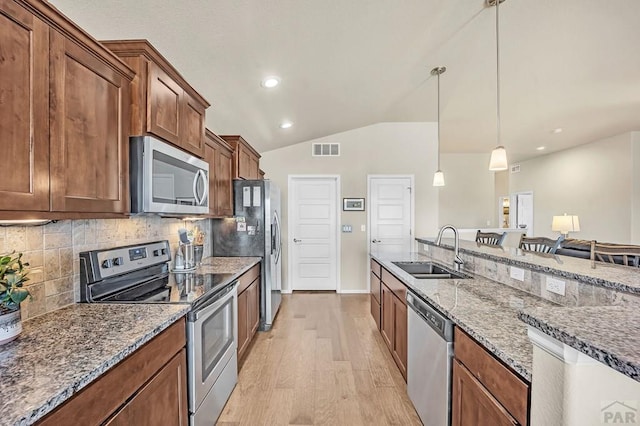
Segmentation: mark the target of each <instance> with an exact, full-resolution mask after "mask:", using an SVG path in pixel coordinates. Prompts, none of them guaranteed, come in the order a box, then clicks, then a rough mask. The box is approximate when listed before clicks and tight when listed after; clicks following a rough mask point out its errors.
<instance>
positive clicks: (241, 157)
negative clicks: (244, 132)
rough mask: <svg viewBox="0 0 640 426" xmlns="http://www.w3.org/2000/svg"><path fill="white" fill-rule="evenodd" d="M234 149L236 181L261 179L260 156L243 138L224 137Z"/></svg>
mask: <svg viewBox="0 0 640 426" xmlns="http://www.w3.org/2000/svg"><path fill="white" fill-rule="evenodd" d="M221 137H222V139H224V140H225V141H227V142H228V143H229V145H231V147H232V148H233V178H234V179H246V180H249V179H261V176H260V154H258V151H256V150H255V149H254V148H253V147H252V146H251V145H249V143H248V142H247V141H245V140H244V139H243V138H242V136H239V135H223V136H221Z"/></svg>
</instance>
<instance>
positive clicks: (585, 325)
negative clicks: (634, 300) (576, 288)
mask: <svg viewBox="0 0 640 426" xmlns="http://www.w3.org/2000/svg"><path fill="white" fill-rule="evenodd" d="M519 317H520V319H521V320H522V321H524V322H526V323H527V324H529V325H531V326H532V327H535V328H537V329H539V330H540V331H542V332H543V333H545V334H548V335H549V336H551V337H553V338H554V339H557V340H559V341H560V342H562V343H564V344H566V345H567V346H570V347H572V348H574V349H576V350H578V351H580V352H582V353H584V354H586V355H588V356H590V357H591V358H594V359H596V360H598V361H600V362H602V363H603V364H605V365H608V366H609V367H611V368H613V369H614V370H617V371H619V372H621V373H622V374H625V375H627V376H629V377H631V378H632V379H634V380H637V381H639V382H640V321H639V319H640V306H585V307H577V308H576V307H572V308H568V307H567V308H564V307H563V308H560V309H549V308H542V307H539V308H535V309H526V310H525V311H524V312H521V313H520V314H519Z"/></svg>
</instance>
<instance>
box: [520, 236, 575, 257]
mask: <svg viewBox="0 0 640 426" xmlns="http://www.w3.org/2000/svg"><path fill="white" fill-rule="evenodd" d="M562 240H564V235H561V236H559V237H558V238H557V239H555V240H554V239H553V238H547V237H527V236H526V235H525V234H522V235H521V236H520V244H518V247H519V248H520V249H522V250H526V251H537V252H540V253H549V254H555V253H556V250H558V247H560V243H562Z"/></svg>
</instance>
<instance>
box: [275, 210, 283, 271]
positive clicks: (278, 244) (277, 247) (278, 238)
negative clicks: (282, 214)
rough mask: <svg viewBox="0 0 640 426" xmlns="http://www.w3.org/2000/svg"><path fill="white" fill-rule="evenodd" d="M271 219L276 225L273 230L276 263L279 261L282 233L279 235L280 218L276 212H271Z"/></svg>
mask: <svg viewBox="0 0 640 426" xmlns="http://www.w3.org/2000/svg"><path fill="white" fill-rule="evenodd" d="M273 219H274V221H275V225H276V232H275V243H276V244H275V250H276V259H275V260H276V264H277V263H278V262H279V261H280V254H281V252H282V235H280V218H279V217H278V212H277V211H274V212H273Z"/></svg>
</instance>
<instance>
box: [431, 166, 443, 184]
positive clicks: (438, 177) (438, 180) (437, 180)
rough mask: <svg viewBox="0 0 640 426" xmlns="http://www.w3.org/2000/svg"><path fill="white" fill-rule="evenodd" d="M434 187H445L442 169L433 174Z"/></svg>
mask: <svg viewBox="0 0 640 426" xmlns="http://www.w3.org/2000/svg"><path fill="white" fill-rule="evenodd" d="M433 186H444V173H442V170H440V169H438V171H437V172H435V173H434V174H433Z"/></svg>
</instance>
